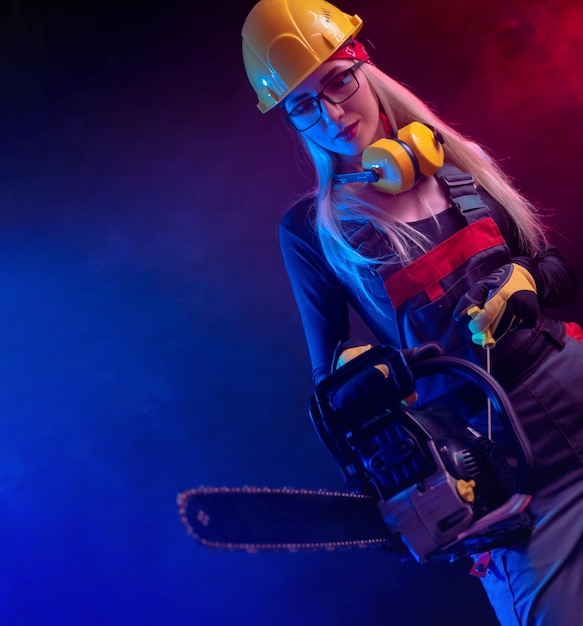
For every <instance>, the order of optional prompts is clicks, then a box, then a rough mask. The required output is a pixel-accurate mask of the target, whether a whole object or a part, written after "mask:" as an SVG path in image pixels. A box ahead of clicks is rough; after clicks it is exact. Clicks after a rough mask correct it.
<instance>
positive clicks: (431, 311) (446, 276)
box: [384, 217, 510, 358]
mask: <svg viewBox="0 0 583 626" xmlns="http://www.w3.org/2000/svg"><path fill="white" fill-rule="evenodd" d="M508 262H510V251H509V249H508V246H507V245H506V243H505V241H504V238H503V236H502V234H501V233H500V230H499V229H498V226H497V225H496V223H495V222H494V220H493V219H492V218H490V217H488V218H484V219H479V220H477V221H475V222H472V223H470V224H469V225H468V226H466V227H464V228H463V229H462V230H460V231H458V232H457V233H455V234H454V235H452V236H451V237H449V238H448V239H446V240H445V241H443V242H441V243H440V244H438V245H437V246H436V247H435V248H432V249H431V250H430V251H429V252H427V253H425V254H424V255H422V256H421V257H419V258H418V259H417V260H415V261H413V262H412V263H410V264H409V265H407V266H405V267H403V268H401V269H399V270H397V271H396V272H395V273H394V274H392V275H391V276H389V277H388V278H385V280H384V284H385V288H386V290H387V293H388V295H389V297H390V299H391V302H392V304H393V307H394V308H395V312H396V314H397V320H398V324H399V330H400V333H401V334H402V337H403V339H404V342H403V343H404V344H405V345H407V346H412V345H418V344H420V343H423V342H426V341H439V343H441V345H442V346H443V348H444V349H445V351H446V353H447V354H450V355H455V356H460V357H463V356H466V358H467V355H465V354H464V352H465V351H467V348H468V336H467V332H468V331H467V324H463V323H460V322H455V320H454V319H453V317H452V312H453V310H454V308H455V306H456V304H457V302H458V300H459V298H460V297H461V296H462V295H463V294H464V293H465V292H466V291H467V290H468V289H469V288H470V287H471V286H472V285H473V284H475V282H476V281H478V280H480V279H481V278H484V277H485V276H487V275H488V274H490V273H491V272H493V271H494V270H495V269H497V268H499V267H500V266H501V265H504V264H505V263H508Z"/></svg>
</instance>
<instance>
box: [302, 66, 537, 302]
mask: <svg viewBox="0 0 583 626" xmlns="http://www.w3.org/2000/svg"><path fill="white" fill-rule="evenodd" d="M361 70H362V72H363V73H364V75H365V76H366V79H367V81H368V83H369V84H370V87H371V90H372V92H373V93H374V94H375V96H376V97H377V99H378V101H379V104H380V107H381V110H382V111H383V112H384V113H385V114H386V116H387V118H388V120H389V122H390V125H391V128H394V129H399V128H402V127H403V126H406V125H407V124H409V123H410V122H413V121H419V122H422V123H424V124H428V125H429V126H432V127H434V128H436V129H437V130H439V132H440V133H441V134H442V136H443V138H444V140H445V143H444V151H445V159H446V161H448V162H449V163H452V164H453V165H455V166H457V167H459V168H460V169H461V170H463V171H465V172H468V173H470V174H472V175H473V176H474V178H475V180H476V183H477V184H478V185H479V186H480V187H482V188H483V189H484V190H485V191H486V192H487V193H489V194H490V195H491V196H492V197H493V198H494V199H495V200H496V201H497V202H498V203H499V204H500V205H501V206H502V207H503V209H504V210H505V211H506V212H507V214H508V216H509V218H510V220H511V222H512V223H513V224H514V225H515V227H516V232H517V234H518V237H519V240H520V243H521V245H522V246H523V247H524V249H525V250H526V251H528V252H530V253H533V254H534V253H536V252H538V251H542V250H543V249H544V247H545V245H546V232H545V228H544V226H543V224H542V222H541V220H540V217H539V215H538V213H537V210H536V209H535V207H534V206H533V205H532V204H531V203H530V202H529V201H528V200H527V199H526V198H525V197H524V196H523V195H522V194H520V193H519V192H518V190H517V189H516V188H515V187H514V186H513V185H512V184H511V182H510V180H509V178H508V177H507V175H506V174H505V173H504V172H503V171H502V170H501V168H500V167H499V166H498V165H497V164H496V163H495V161H494V160H493V159H492V158H491V157H490V156H489V155H488V154H487V153H486V151H485V150H483V149H482V148H481V147H480V146H478V145H477V144H476V143H475V142H472V141H470V140H469V139H467V138H466V137H464V136H462V135H461V134H460V133H458V132H457V131H456V130H454V129H453V128H452V127H451V126H450V125H448V124H447V123H445V122H444V121H443V120H441V119H440V118H439V117H438V116H437V115H436V114H435V113H434V112H433V111H432V110H431V109H430V107H429V106H428V105H427V104H425V103H424V102H423V101H422V100H421V99H420V98H418V97H417V96H416V95H415V94H413V93H412V92H411V91H410V90H409V89H408V88H406V87H405V86H404V85H403V84H401V83H399V82H398V81H396V80H394V79H393V78H391V77H390V76H388V75H386V74H385V73H384V72H382V71H381V70H379V69H378V68H377V67H376V66H374V65H371V64H365V65H363V66H361ZM299 135H300V137H301V139H302V140H303V144H304V148H305V150H306V151H307V153H308V155H309V156H310V158H311V159H312V161H313V164H314V168H315V171H316V176H317V189H316V192H315V196H316V230H317V233H318V236H319V239H320V242H321V245H322V248H323V251H324V254H325V256H326V258H327V260H328V262H329V263H330V264H331V266H332V267H333V268H334V270H335V271H336V272H337V273H338V274H339V275H341V276H342V277H343V278H344V279H345V280H347V281H348V282H349V283H352V284H353V285H354V286H356V288H357V292H358V293H361V294H363V295H364V296H365V297H367V296H368V294H367V291H366V288H365V285H364V282H363V279H362V274H361V269H362V268H364V267H368V266H370V263H371V259H370V258H368V257H366V256H364V255H363V254H361V253H360V252H359V251H358V250H356V249H354V248H353V247H352V246H351V245H350V243H349V242H348V241H347V240H346V232H345V231H346V229H345V226H346V222H347V221H350V222H356V223H358V222H366V221H369V222H371V223H372V224H373V226H374V227H375V228H376V229H377V230H379V231H380V232H381V233H383V234H384V235H385V236H386V238H387V240H388V242H389V246H390V248H391V253H392V255H393V256H394V254H396V255H397V257H398V261H399V262H401V263H408V262H409V261H410V260H411V248H412V246H420V247H421V248H422V249H426V246H427V245H428V244H429V242H427V241H426V240H425V238H424V236H423V235H422V234H421V233H419V232H418V231H417V230H415V228H414V227H412V226H410V225H409V224H406V223H404V222H402V221H400V220H398V219H396V218H395V217H394V216H392V215H390V214H387V213H386V212H385V211H382V210H381V209H380V208H379V207H377V206H376V205H374V204H371V203H368V202H366V201H363V200H361V199H359V198H356V197H355V196H354V195H352V194H351V192H350V191H347V190H346V189H345V188H343V187H342V186H336V187H334V186H333V177H334V174H335V173H336V171H337V167H338V160H337V157H336V155H335V154H334V153H332V152H329V151H328V150H325V149H323V148H322V147H321V146H319V145H318V144H317V143H315V142H314V141H312V140H310V139H309V137H306V136H304V135H303V134H302V133H299ZM369 299H370V298H369Z"/></svg>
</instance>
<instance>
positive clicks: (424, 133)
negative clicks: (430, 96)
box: [334, 122, 444, 194]
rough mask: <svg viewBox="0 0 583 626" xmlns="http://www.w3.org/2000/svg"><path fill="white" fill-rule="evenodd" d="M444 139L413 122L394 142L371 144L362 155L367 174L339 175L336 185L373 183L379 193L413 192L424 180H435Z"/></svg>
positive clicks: (399, 132) (401, 131) (423, 125)
mask: <svg viewBox="0 0 583 626" xmlns="http://www.w3.org/2000/svg"><path fill="white" fill-rule="evenodd" d="M443 143H444V140H443V137H442V136H441V134H440V133H439V132H437V131H436V130H434V129H433V128H431V127H429V126H427V125H426V124H422V123H421V122H411V123H410V124H407V126H404V127H403V128H401V129H400V130H399V131H398V132H397V136H396V137H393V138H390V139H389V138H383V139H379V140H378V141H375V142H374V143H373V144H371V145H370V146H369V147H368V148H366V150H365V151H364V152H363V154H362V167H363V169H364V172H355V173H354V174H337V175H336V176H335V177H334V180H335V182H336V183H340V184H344V183H354V182H372V184H373V185H374V186H375V187H377V188H378V189H379V190H380V191H384V192H385V193H390V194H398V193H402V192H404V191H408V190H409V189H412V188H413V186H414V185H415V184H416V183H417V182H418V181H419V180H420V178H421V176H422V175H424V176H433V174H435V173H436V172H437V171H438V170H439V168H440V167H441V166H442V165H443V162H444V153H443Z"/></svg>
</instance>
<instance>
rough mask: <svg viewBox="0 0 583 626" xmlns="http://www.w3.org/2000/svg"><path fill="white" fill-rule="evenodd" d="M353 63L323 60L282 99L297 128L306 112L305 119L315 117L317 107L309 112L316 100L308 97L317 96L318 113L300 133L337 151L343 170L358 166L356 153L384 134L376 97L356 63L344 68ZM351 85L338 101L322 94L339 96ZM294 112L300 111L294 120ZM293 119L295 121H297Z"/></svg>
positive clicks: (359, 167) (360, 167)
mask: <svg viewBox="0 0 583 626" xmlns="http://www.w3.org/2000/svg"><path fill="white" fill-rule="evenodd" d="M354 65H355V64H354V63H353V62H352V61H350V60H348V59H347V60H344V59H339V60H334V61H328V62H326V63H323V64H322V65H321V66H320V67H319V68H318V69H317V70H315V71H314V72H313V73H312V74H311V75H310V76H308V78H306V79H305V80H304V81H303V82H302V83H300V84H299V85H298V86H297V87H296V88H295V89H294V90H293V91H292V92H291V93H290V94H289V96H288V97H287V98H286V100H285V102H284V107H285V110H286V112H287V113H288V115H289V114H290V113H292V116H291V121H292V123H294V125H296V127H297V128H300V127H301V126H302V122H303V121H304V120H305V119H306V116H307V118H308V123H309V122H310V119H309V116H310V115H312V116H314V115H315V118H317V117H318V115H319V112H318V111H317V108H316V112H315V114H314V112H313V111H314V107H316V105H317V103H315V102H314V100H310V99H313V98H317V100H318V101H319V103H320V109H321V117H320V119H319V120H318V121H317V122H316V123H315V124H314V125H313V126H311V127H309V128H307V129H306V130H304V131H303V133H302V134H303V135H304V136H305V137H307V138H309V139H311V140H312V141H314V142H315V143H317V144H318V145H319V146H321V147H322V148H325V149H326V150H329V151H331V152H335V153H336V154H338V155H339V157H340V160H341V163H342V169H343V170H345V171H348V170H354V169H362V166H361V162H360V157H361V155H362V153H363V151H364V150H365V148H367V147H368V146H369V145H370V144H371V143H373V142H374V141H376V140H377V139H380V138H381V137H384V136H385V133H384V130H383V125H382V122H381V118H380V111H379V104H378V100H377V98H376V96H375V94H374V93H373V92H372V90H371V88H370V85H369V83H368V81H367V80H366V78H365V76H364V74H363V73H362V71H361V70H360V67H357V68H356V69H353V70H352V72H347V70H349V69H350V68H352V67H353V66H354ZM355 79H356V81H357V83H356V82H354V81H355ZM353 89H356V91H355V92H354V93H352V95H349V97H348V98H347V99H346V100H344V101H343V102H340V103H339V104H335V103H333V102H331V101H330V100H329V99H328V98H327V97H326V96H329V97H331V99H333V100H336V101H338V100H342V99H343V97H344V96H345V95H347V94H350V93H351V92H352V90H353ZM310 111H312V112H311V113H310ZM296 113H299V114H300V118H299V119H298V120H296V119H294V115H295V114H296ZM296 121H299V125H298V124H296Z"/></svg>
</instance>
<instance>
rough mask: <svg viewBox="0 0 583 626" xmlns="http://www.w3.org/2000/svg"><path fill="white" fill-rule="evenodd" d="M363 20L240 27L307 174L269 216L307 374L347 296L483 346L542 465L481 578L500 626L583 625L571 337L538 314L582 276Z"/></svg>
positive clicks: (326, 11) (432, 332)
mask: <svg viewBox="0 0 583 626" xmlns="http://www.w3.org/2000/svg"><path fill="white" fill-rule="evenodd" d="M361 27H362V21H361V20H360V18H359V17H358V16H356V15H354V16H351V15H348V14H346V13H343V12H342V11H340V10H339V9H338V8H336V7H335V6H333V5H331V4H329V3H327V2H320V1H313V0H261V1H260V2H259V3H258V4H257V5H256V6H255V7H254V8H253V10H252V11H251V12H250V14H249V16H248V17H247V20H246V22H245V25H244V27H243V33H242V34H243V56H244V61H245V66H246V70H247V74H248V77H249V80H250V82H251V84H252V86H253V87H254V89H255V91H256V93H257V95H258V98H259V104H258V106H259V108H260V110H261V111H263V112H266V111H268V110H271V109H273V108H275V107H278V108H280V109H281V110H282V111H283V114H284V117H285V120H286V123H287V124H289V125H290V126H291V127H292V128H294V129H295V131H296V132H297V136H298V138H299V140H300V141H301V142H302V143H303V145H304V147H305V149H306V152H307V154H308V155H309V156H310V158H311V160H312V162H313V164H314V168H315V171H316V174H317V188H316V190H315V191H314V192H313V193H311V194H309V195H308V196H307V197H305V198H303V199H302V200H301V201H299V202H298V203H296V204H295V205H294V206H293V207H292V208H291V209H290V210H289V212H288V213H287V214H286V216H285V217H284V219H283V220H282V222H281V225H280V241H281V248H282V253H283V256H284V260H285V264H286V268H287V272H288V275H289V278H290V281H291V285H292V288H293V292H294V295H295V298H296V302H297V305H298V308H299V311H300V313H301V318H302V323H303V326H304V330H305V335H306V339H307V343H308V347H309V352H310V357H311V361H312V369H313V376H314V382H315V383H318V382H320V381H321V380H322V379H324V378H325V376H326V375H327V374H329V373H330V372H331V369H332V368H333V367H334V365H335V363H334V361H335V358H336V357H335V355H336V354H337V349H338V346H343V345H345V342H347V341H348V340H349V338H350V325H349V309H350V307H353V308H354V309H355V310H356V311H357V312H358V313H359V314H360V316H361V317H362V319H363V320H364V321H365V323H366V324H367V325H368V327H369V328H370V329H371V331H372V332H373V333H374V335H375V336H376V338H377V340H378V342H379V343H380V344H385V345H391V346H394V347H396V348H399V349H404V348H414V347H416V346H419V345H421V344H423V343H425V342H431V341H436V342H438V343H440V344H441V346H442V348H443V350H444V352H445V353H446V354H447V355H454V356H459V357H463V358H465V359H468V360H470V361H473V362H475V363H478V364H482V365H483V364H484V363H485V355H486V352H488V355H489V354H490V349H489V350H488V351H486V350H484V349H483V346H486V345H489V346H491V345H495V347H494V348H493V349H491V361H492V362H491V369H492V374H493V376H494V377H496V378H497V379H498V380H499V382H500V383H501V384H502V385H503V386H504V387H505V389H506V391H507V393H508V394H509V397H510V399H511V401H512V403H513V406H514V408H515V411H516V412H517V414H518V415H519V417H520V419H521V421H522V424H523V426H524V428H525V430H526V432H527V434H528V435H529V438H530V440H531V442H532V446H533V450H534V455H535V458H536V460H537V468H536V470H537V474H536V493H535V495H534V498H533V500H532V502H531V505H530V513H531V514H532V516H533V519H534V524H535V528H534V531H533V533H532V535H531V537H530V538H529V539H528V540H525V541H521V542H517V544H516V545H513V546H512V549H504V550H503V549H498V550H494V551H492V553H491V554H490V555H489V556H488V557H487V558H488V559H489V560H488V562H487V565H488V567H487V574H486V575H485V576H484V577H483V578H482V580H483V582H484V585H485V588H486V590H487V592H488V595H489V597H490V600H491V602H492V604H493V606H494V609H495V610H496V613H497V615H498V617H499V619H500V622H501V623H502V624H504V625H517V624H521V625H526V624H528V625H530V624H537V625H542V624H545V625H551V624H552V625H553V626H566V625H569V626H582V625H583V617H581V612H580V610H579V602H580V594H581V591H582V590H583V558H582V557H583V555H582V552H583V540H582V534H583V533H582V531H581V528H582V525H581V523H580V520H581V519H583V518H582V517H581V516H582V515H583V480H582V479H583V419H582V418H583V385H581V384H580V374H579V372H580V371H581V367H582V366H583V343H581V341H580V339H581V338H582V337H583V334H582V333H581V329H580V328H579V327H578V326H577V325H575V324H566V323H564V322H559V321H555V320H554V319H552V318H550V317H549V316H548V315H546V314H545V312H544V311H545V309H546V308H548V307H557V306H562V305H565V304H567V303H569V302H571V301H572V299H573V298H574V295H575V289H576V280H575V278H574V276H573V275H572V273H571V272H570V270H569V269H568V268H567V267H566V265H565V263H564V262H563V260H562V258H561V256H560V255H559V253H558V251H557V250H556V248H554V247H552V246H551V245H550V244H549V242H548V239H547V233H546V230H545V228H544V225H543V224H542V222H541V220H540V218H539V216H538V215H537V213H536V211H535V210H534V208H533V206H532V205H531V204H530V203H529V202H528V200H526V199H525V198H524V197H523V196H522V195H521V194H519V193H518V192H517V191H516V189H514V187H513V186H512V185H511V184H510V183H509V181H508V179H507V178H506V176H505V175H504V173H503V172H502V171H501V170H500V168H499V167H498V166H497V165H496V164H495V163H494V162H493V160H492V159H491V158H489V157H488V156H487V154H486V153H485V151H484V150H483V149H481V148H480V147H478V146H477V145H476V144H475V143H472V142H470V141H468V140H467V139H465V138H464V137H463V136H461V135H460V134H459V133H457V132H456V131H454V130H453V129H452V128H451V127H449V126H448V125H447V124H444V123H443V121H442V120H440V119H439V118H438V117H437V116H436V115H435V113H433V112H432V111H431V110H430V109H429V108H428V107H427V106H426V105H425V104H424V103H423V102H421V101H420V100H419V99H418V98H417V97H416V96H414V95H413V94H412V93H411V92H410V91H409V90H407V89H406V88H405V87H403V86H402V85H400V84H399V83H398V82H396V81H395V80H393V79H391V78H390V77H389V76H387V75H386V74H384V73H383V72H382V71H381V70H379V69H378V68H377V67H376V66H375V65H374V64H373V63H372V62H371V60H370V58H369V56H368V54H367V53H366V51H365V49H364V47H363V46H362V45H361V44H360V43H359V42H358V41H357V40H355V36H356V35H357V34H358V32H359V31H360V29H361ZM363 181H364V182H363ZM440 393H445V395H447V396H448V397H451V396H452V395H455V396H456V397H461V396H463V394H464V392H463V389H454V390H452V389H447V390H445V392H444V388H443V386H442V385H438V386H437V389H431V388H429V386H426V387H425V388H422V389H421V392H420V396H421V401H428V400H432V399H435V396H436V395H437V394H440ZM464 400H466V399H465V398H464ZM569 607H570V608H569Z"/></svg>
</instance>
